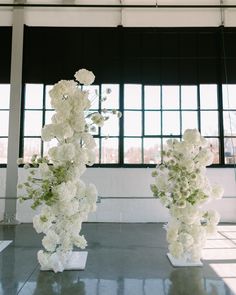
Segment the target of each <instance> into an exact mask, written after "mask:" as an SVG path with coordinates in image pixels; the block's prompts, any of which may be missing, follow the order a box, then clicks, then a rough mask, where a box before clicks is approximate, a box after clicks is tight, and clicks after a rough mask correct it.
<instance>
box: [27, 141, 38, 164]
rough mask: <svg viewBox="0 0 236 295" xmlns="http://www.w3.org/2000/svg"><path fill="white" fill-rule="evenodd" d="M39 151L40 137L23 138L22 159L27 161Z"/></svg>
mask: <svg viewBox="0 0 236 295" xmlns="http://www.w3.org/2000/svg"><path fill="white" fill-rule="evenodd" d="M40 153H41V139H40V138H25V139H24V160H25V161H26V162H29V161H30V160H31V157H32V156H33V155H34V154H37V155H40Z"/></svg>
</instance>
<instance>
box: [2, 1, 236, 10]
mask: <svg viewBox="0 0 236 295" xmlns="http://www.w3.org/2000/svg"><path fill="white" fill-rule="evenodd" d="M68 2H69V1H67V0H64V1H63V4H60V3H59V4H53V3H52V4H49V3H48V4H47V3H21V2H19V3H0V7H49V8H50V7H73V8H119V9H122V8H140V9H143V8H157V9H158V8H165V9H169V8H171V9H172V8H174V9H184V8H188V9H189V8H190V9H214V8H218V9H222V8H236V5H210V4H209V5H200V4H199V5H198V4H195V5H171V4H170V5H151V4H150V5H148V4H133V5H128V4H114V5H112V4H75V3H68ZM70 2H73V0H72V1H70Z"/></svg>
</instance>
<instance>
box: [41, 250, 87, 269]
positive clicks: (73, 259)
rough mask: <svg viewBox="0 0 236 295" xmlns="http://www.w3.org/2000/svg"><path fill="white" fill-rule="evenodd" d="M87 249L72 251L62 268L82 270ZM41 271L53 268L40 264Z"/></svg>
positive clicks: (85, 260)
mask: <svg viewBox="0 0 236 295" xmlns="http://www.w3.org/2000/svg"><path fill="white" fill-rule="evenodd" d="M87 256H88V252H87V251H73V252H72V253H71V255H70V258H69V259H68V261H67V263H66V264H65V265H64V269H63V270H84V269H85V266H86V262H87ZM40 270H41V271H50V270H54V269H53V268H52V267H46V266H41V268H40Z"/></svg>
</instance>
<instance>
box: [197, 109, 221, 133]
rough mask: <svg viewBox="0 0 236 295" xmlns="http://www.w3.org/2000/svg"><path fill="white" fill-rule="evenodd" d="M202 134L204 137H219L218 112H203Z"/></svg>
mask: <svg viewBox="0 0 236 295" xmlns="http://www.w3.org/2000/svg"><path fill="white" fill-rule="evenodd" d="M201 134H202V136H207V135H208V136H213V135H215V136H217V135H218V134H219V132H218V112H213V111H209V112H207V111H202V112H201Z"/></svg>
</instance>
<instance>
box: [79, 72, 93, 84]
mask: <svg viewBox="0 0 236 295" xmlns="http://www.w3.org/2000/svg"><path fill="white" fill-rule="evenodd" d="M74 77H75V79H76V80H77V81H79V82H80V83H81V84H84V85H90V84H92V83H93V82H94V80H95V76H94V74H93V72H91V71H88V70H86V69H81V70H79V71H77V72H76V73H75V75H74Z"/></svg>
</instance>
